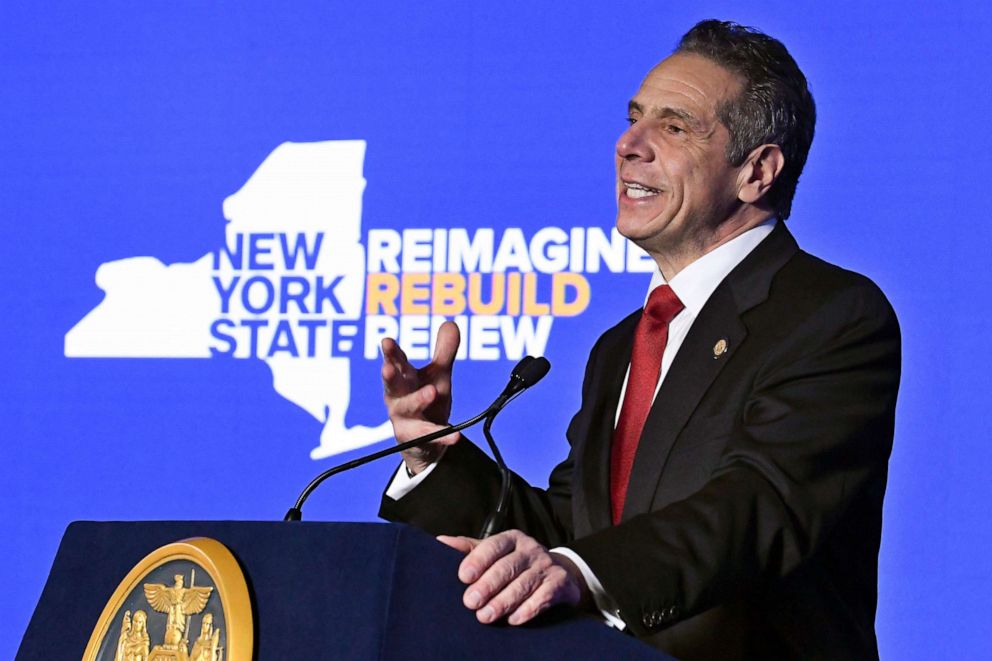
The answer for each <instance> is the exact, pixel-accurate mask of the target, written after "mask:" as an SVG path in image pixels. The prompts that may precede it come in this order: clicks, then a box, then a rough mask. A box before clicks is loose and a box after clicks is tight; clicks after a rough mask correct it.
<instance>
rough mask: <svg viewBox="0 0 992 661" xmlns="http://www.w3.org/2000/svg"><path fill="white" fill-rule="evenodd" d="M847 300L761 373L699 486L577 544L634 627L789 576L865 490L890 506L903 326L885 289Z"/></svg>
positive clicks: (792, 340) (809, 324) (642, 628)
mask: <svg viewBox="0 0 992 661" xmlns="http://www.w3.org/2000/svg"><path fill="white" fill-rule="evenodd" d="M847 294H850V292H847ZM839 298H840V299H841V300H834V301H832V302H831V304H830V305H828V306H827V309H826V310H824V312H825V315H826V318H827V319H830V322H829V323H823V321H822V319H823V318H821V319H820V321H819V323H817V322H815V321H808V320H807V321H806V322H805V328H804V327H802V326H801V327H800V330H801V331H802V332H799V333H794V334H792V335H790V337H788V338H784V339H783V341H782V346H780V347H778V348H777V349H776V350H775V351H773V352H771V355H770V357H769V359H768V361H767V362H766V363H764V364H763V365H762V366H761V369H758V370H757V371H756V377H755V382H754V384H753V386H752V387H751V390H750V396H749V397H748V398H747V401H746V402H745V404H744V408H743V425H742V427H741V428H740V430H739V431H738V432H737V433H736V434H735V435H734V436H732V437H731V438H730V439H729V440H728V442H727V445H726V447H725V449H724V451H723V453H722V455H721V457H720V460H719V463H718V465H717V468H716V469H715V470H714V471H713V472H712V473H711V474H710V477H709V479H708V481H707V482H706V483H705V484H704V485H703V486H702V488H700V489H699V490H698V491H697V492H695V493H694V494H692V495H690V496H688V497H686V498H684V499H683V500H680V501H677V502H674V503H672V504H670V505H668V506H666V507H664V508H662V509H659V510H656V511H652V512H647V513H644V514H641V515H639V516H636V517H633V518H631V519H630V520H628V521H626V522H624V523H622V524H620V525H618V526H615V527H612V528H608V529H605V530H602V531H599V532H596V533H594V534H592V535H589V536H586V537H583V538H579V539H576V540H573V541H572V542H569V543H568V544H567V546H568V547H570V548H572V549H573V550H574V551H575V552H576V553H578V554H579V555H580V556H581V557H582V558H583V559H584V560H585V561H586V562H587V563H588V565H589V566H590V568H591V569H592V571H593V572H594V573H595V574H596V576H597V577H599V579H600V581H601V582H602V584H603V586H604V587H605V589H606V591H607V592H608V593H609V594H610V596H611V597H613V599H614V600H615V601H616V602H617V604H618V605H619V607H620V615H621V617H622V618H623V619H624V620H625V621H626V622H627V624H628V625H629V626H630V628H631V630H632V631H633V633H635V634H637V635H646V634H648V633H651V632H652V631H653V630H654V629H657V628H659V626H661V624H660V623H659V621H658V620H657V618H655V619H654V620H653V621H652V617H651V616H650V614H651V613H655V614H657V613H663V614H665V615H666V617H665V622H664V624H665V625H667V624H671V623H673V622H675V621H677V620H681V619H685V618H687V617H691V616H692V615H695V614H698V613H700V612H702V611H704V610H706V609H708V608H710V607H712V606H714V605H716V604H718V603H721V602H722V601H724V600H725V599H728V598H730V597H732V596H733V595H735V594H740V593H741V591H743V590H746V589H748V588H750V587H754V586H755V585H760V584H762V583H763V582H765V581H768V580H771V579H774V578H777V577H782V576H785V575H786V574H788V573H789V572H791V571H793V570H794V569H796V568H797V567H798V566H799V565H800V564H801V563H803V561H804V560H805V559H807V558H809V557H810V555H811V554H813V553H816V552H818V551H819V550H822V546H823V545H824V544H825V540H827V539H829V537H830V536H831V534H832V532H833V531H834V529H835V527H836V526H837V525H838V522H839V521H842V520H843V519H844V518H845V516H846V515H847V514H848V513H849V510H850V509H852V508H854V509H856V508H858V507H860V506H862V504H863V503H864V502H865V500H864V499H865V494H866V492H867V493H872V494H876V496H877V500H876V501H874V502H877V503H878V504H879V505H880V501H881V491H879V490H880V489H881V490H882V491H884V484H885V476H886V466H887V461H888V456H889V453H890V451H891V442H892V434H893V425H894V410H895V398H896V391H897V388H898V381H899V362H900V340H899V329H898V325H897V322H896V319H895V315H894V314H893V312H892V310H891V308H890V307H889V305H888V302H887V301H885V299H884V297H883V296H882V295H881V293H880V292H878V291H877V289H874V288H873V287H871V288H869V287H864V288H860V291H859V292H858V294H857V295H855V296H854V297H853V298H854V299H855V300H854V301H853V302H852V296H850V295H847V296H845V297H839ZM876 496H873V497H876ZM877 509H880V507H879V508H877Z"/></svg>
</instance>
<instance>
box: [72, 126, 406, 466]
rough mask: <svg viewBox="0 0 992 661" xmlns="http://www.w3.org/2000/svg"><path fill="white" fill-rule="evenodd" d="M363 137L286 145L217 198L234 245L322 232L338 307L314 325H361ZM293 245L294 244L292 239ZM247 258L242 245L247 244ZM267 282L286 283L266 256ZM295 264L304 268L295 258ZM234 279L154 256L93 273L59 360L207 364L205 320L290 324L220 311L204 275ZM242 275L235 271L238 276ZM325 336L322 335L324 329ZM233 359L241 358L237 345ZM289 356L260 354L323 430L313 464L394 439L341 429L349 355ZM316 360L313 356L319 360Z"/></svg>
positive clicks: (281, 389) (379, 432)
mask: <svg viewBox="0 0 992 661" xmlns="http://www.w3.org/2000/svg"><path fill="white" fill-rule="evenodd" d="M365 146H366V145H365V141H364V140H328V141H323V142H310V143H293V142H285V143H283V144H281V145H279V146H278V147H276V149H275V150H273V151H272V153H271V154H269V155H268V156H267V157H266V158H265V160H264V161H263V162H262V163H261V165H259V167H258V169H257V170H255V172H254V173H253V174H252V175H251V177H249V178H248V180H247V181H246V182H245V184H244V186H242V187H241V189H240V190H238V191H237V192H236V193H234V194H233V195H230V196H229V197H227V198H226V199H225V200H224V204H223V211H224V217H225V218H226V219H227V225H226V227H225V238H226V240H227V245H229V246H231V245H233V242H234V238H235V235H237V234H244V235H247V234H261V233H272V234H280V233H284V234H287V235H289V236H291V237H295V236H297V235H299V234H301V233H302V234H304V235H305V236H307V237H308V244H309V245H311V246H313V244H314V237H315V236H316V235H317V234H318V233H321V232H322V233H323V234H324V237H323V242H322V244H321V250H320V252H319V254H318V256H317V262H316V265H315V266H316V268H315V269H314V270H313V271H312V272H308V274H310V273H318V274H321V275H323V276H325V278H326V279H328V280H330V279H333V278H334V277H336V276H339V275H340V276H344V278H343V279H342V280H341V282H340V284H339V285H338V286H337V287H335V289H334V293H335V295H336V298H337V301H338V302H339V304H340V307H341V308H342V311H340V312H336V311H334V310H333V309H327V308H325V309H324V310H323V311H322V312H321V314H320V317H321V318H325V319H330V320H346V321H349V322H354V323H355V324H356V325H357V322H358V321H359V320H360V318H361V307H362V296H363V291H364V284H365V248H364V246H363V245H362V243H361V236H362V233H361V220H362V195H363V193H364V190H365V185H366V181H365V178H364V176H363V165H364V160H365ZM291 241H292V239H291ZM246 250H247V247H246ZM273 261H274V264H273V268H272V270H268V271H266V272H265V275H266V277H269V278H272V279H273V280H277V279H278V278H279V277H280V276H281V275H287V274H289V275H292V274H294V273H296V272H295V271H287V270H286V269H285V266H286V265H285V264H280V260H278V259H276V260H273ZM301 261H302V260H301ZM236 275H239V274H238V273H236V272H235V271H234V270H233V269H232V267H231V265H230V263H228V262H227V260H226V259H224V258H221V259H219V266H218V268H217V269H216V270H215V269H214V255H212V254H206V255H204V256H203V257H201V258H200V259H198V260H196V261H195V262H192V263H182V262H179V263H174V264H168V265H166V264H163V263H162V262H161V261H160V260H158V259H156V258H154V257H131V258H127V259H121V260H116V261H113V262H107V263H105V264H102V265H100V267H99V268H98V269H97V272H96V284H97V286H98V287H99V288H100V289H102V290H103V291H104V293H105V297H104V300H103V301H101V302H100V303H99V304H98V305H97V306H96V307H95V308H93V310H91V311H90V312H89V313H87V314H86V316H85V317H83V318H82V319H81V320H80V321H79V322H78V323H77V324H76V325H75V326H73V327H72V328H71V329H70V330H69V332H67V333H66V335H65V348H64V351H65V356H66V357H69V358H210V357H211V351H210V347H211V346H212V345H214V346H216V343H217V340H216V338H214V337H212V336H211V333H210V326H211V323H212V322H213V321H214V320H216V319H218V318H219V317H221V316H230V317H232V318H248V317H252V316H260V317H261V318H265V317H271V318H272V322H273V323H274V322H275V319H276V317H278V318H290V319H292V318H294V316H295V317H296V318H299V316H300V315H299V311H298V310H296V309H295V308H293V307H292V306H290V308H289V310H287V312H286V313H285V314H279V311H278V309H277V308H276V309H273V310H270V311H269V312H268V313H267V314H263V315H252V314H251V313H250V312H249V311H247V310H245V308H244V307H243V305H242V302H241V300H240V297H239V296H238V295H234V296H232V297H231V299H230V306H231V307H230V310H229V312H228V314H226V315H222V313H221V297H220V295H219V294H218V291H217V288H216V286H215V285H214V283H213V281H212V278H213V277H214V276H218V277H220V278H221V279H222V280H223V281H224V282H230V281H231V279H232V277H234V276H236ZM242 275H244V274H242ZM325 332H327V333H329V332H330V331H329V329H327V330H325ZM238 345H239V346H238V351H237V352H236V353H235V356H237V357H246V356H245V355H244V353H245V351H244V347H243V346H242V342H241V341H239V342H238ZM316 353H317V355H315V356H314V357H309V356H306V355H300V356H299V357H294V356H292V355H289V354H288V353H287V352H279V353H277V354H275V355H273V356H272V357H261V356H259V360H263V361H264V362H265V363H266V364H267V365H268V366H269V369H270V370H271V372H272V386H273V388H274V389H275V391H276V392H277V393H278V394H279V395H281V396H282V397H284V398H285V399H287V400H289V401H290V402H292V403H294V404H296V405H297V406H299V407H301V408H302V409H303V410H305V411H306V412H307V413H309V414H310V415H312V416H313V417H314V418H315V419H317V420H318V421H319V422H321V423H323V428H322V429H321V433H320V443H319V445H318V446H317V447H315V448H313V449H312V450H311V452H310V456H311V458H313V459H321V458H324V457H329V456H332V455H335V454H339V453H342V452H346V451H348V450H352V449H355V448H360V447H364V446H366V445H370V444H372V443H376V442H378V441H381V440H385V439H387V438H390V437H391V436H392V427H391V425H390V423H389V422H388V420H387V421H384V422H383V423H381V424H379V425H378V426H375V427H367V426H363V425H356V426H352V427H347V426H346V425H345V414H346V413H347V411H348V406H349V404H350V400H351V379H350V364H349V362H350V361H349V359H348V358H347V357H337V356H334V357H332V356H327V355H326V353H327V352H326V351H323V352H322V351H319V350H318V351H317V352H316ZM321 354H323V355H321Z"/></svg>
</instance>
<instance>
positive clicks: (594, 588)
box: [403, 471, 627, 631]
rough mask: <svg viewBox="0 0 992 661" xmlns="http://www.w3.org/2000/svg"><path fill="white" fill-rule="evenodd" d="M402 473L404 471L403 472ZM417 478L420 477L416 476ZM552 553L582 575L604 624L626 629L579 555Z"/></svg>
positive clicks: (564, 549)
mask: <svg viewBox="0 0 992 661" xmlns="http://www.w3.org/2000/svg"><path fill="white" fill-rule="evenodd" d="M403 472H404V473H405V472H406V471H403ZM417 477H420V475H418V476H417ZM551 552H552V553H557V554H558V555H563V556H565V557H566V558H568V559H569V560H571V561H572V562H573V563H574V564H575V566H576V567H578V568H579V572H580V573H581V574H582V579H583V580H584V581H585V582H586V587H588V588H589V594H591V595H592V600H593V602H595V604H596V608H598V609H599V613H600V615H602V616H603V619H604V620H606V623H607V624H608V625H610V626H611V627H613V628H614V629H619V630H620V631H623V630H624V629H626V628H627V623H626V622H624V621H623V620H622V619H620V607H619V606H617V604H616V602H615V601H613V598H612V597H611V596H610V595H608V594H606V590H605V589H604V588H603V584H602V583H600V582H599V579H598V578H596V575H595V574H593V573H592V570H591V569H589V565H587V564H586V561H585V560H583V559H582V558H580V557H579V555H578V554H577V553H576V552H575V551H573V550H572V549H570V548H567V547H564V546H559V547H556V548H553V549H551Z"/></svg>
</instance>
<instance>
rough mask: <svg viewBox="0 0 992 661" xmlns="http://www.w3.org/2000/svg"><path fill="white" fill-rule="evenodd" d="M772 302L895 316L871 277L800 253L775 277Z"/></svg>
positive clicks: (771, 296)
mask: <svg viewBox="0 0 992 661" xmlns="http://www.w3.org/2000/svg"><path fill="white" fill-rule="evenodd" d="M769 299H779V302H781V303H783V304H786V305H794V304H800V305H803V304H806V305H810V304H811V305H816V306H830V305H840V304H848V305H854V306H857V307H859V308H863V309H864V311H865V312H872V311H873V312H876V313H880V314H886V315H892V316H893V317H894V316H895V312H894V311H893V309H892V305H891V304H890V303H889V300H888V298H887V297H886V296H885V293H884V292H883V291H882V289H881V288H880V287H879V286H878V285H877V284H876V283H875V282H874V281H873V280H872V279H871V278H869V277H868V276H866V275H864V274H861V273H858V272H856V271H851V270H849V269H846V268H843V267H841V266H838V265H836V264H832V263H830V262H828V261H826V260H825V259H822V258H820V257H817V256H815V255H812V254H810V253H808V252H806V251H804V250H798V251H796V253H795V254H794V255H793V256H792V258H791V259H790V260H789V261H788V262H786V263H785V265H784V266H783V267H782V268H781V269H780V270H779V271H778V273H776V274H775V277H774V278H773V280H772V288H771V290H770V292H769Z"/></svg>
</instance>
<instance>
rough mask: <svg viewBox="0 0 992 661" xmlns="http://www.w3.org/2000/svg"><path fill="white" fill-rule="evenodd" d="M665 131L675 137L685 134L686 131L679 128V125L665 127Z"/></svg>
mask: <svg viewBox="0 0 992 661" xmlns="http://www.w3.org/2000/svg"><path fill="white" fill-rule="evenodd" d="M665 130H666V131H668V132H669V133H672V134H675V135H678V134H680V133H685V129H684V128H682V127H681V126H679V125H678V124H668V125H667V126H665Z"/></svg>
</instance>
